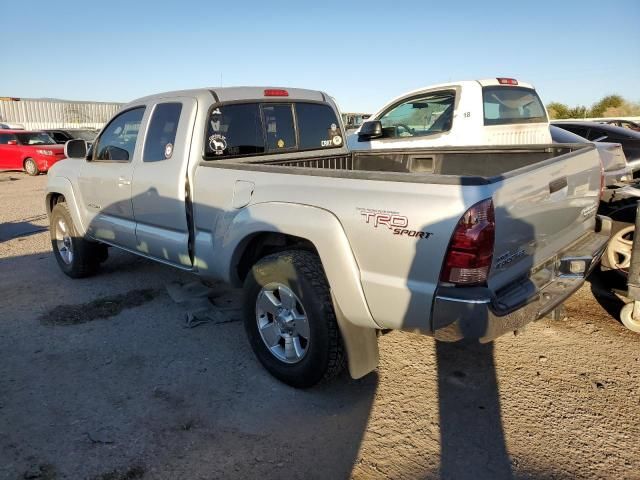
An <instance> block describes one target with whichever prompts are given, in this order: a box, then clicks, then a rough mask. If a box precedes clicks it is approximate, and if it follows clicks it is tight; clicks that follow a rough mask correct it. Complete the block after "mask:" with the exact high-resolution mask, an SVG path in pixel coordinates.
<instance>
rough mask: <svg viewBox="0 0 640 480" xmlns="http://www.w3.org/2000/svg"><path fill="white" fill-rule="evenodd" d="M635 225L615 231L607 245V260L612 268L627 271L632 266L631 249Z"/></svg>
mask: <svg viewBox="0 0 640 480" xmlns="http://www.w3.org/2000/svg"><path fill="white" fill-rule="evenodd" d="M634 231H635V226H634V225H631V226H629V227H625V228H623V229H621V230H619V231H618V232H616V233H615V235H613V236H612V237H611V239H610V240H609V244H608V245H607V253H606V255H607V261H608V263H609V265H610V266H611V267H612V268H615V269H617V270H622V271H623V272H627V271H628V270H629V267H630V266H631V250H632V249H633V234H634Z"/></svg>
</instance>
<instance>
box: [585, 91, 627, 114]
mask: <svg viewBox="0 0 640 480" xmlns="http://www.w3.org/2000/svg"><path fill="white" fill-rule="evenodd" d="M624 103H626V102H625V100H624V98H622V97H621V96H620V95H607V96H606V97H603V98H602V99H600V101H598V102H596V103H594V104H593V105H592V106H591V110H590V112H589V116H590V117H596V118H597V117H604V116H605V112H606V111H607V110H609V109H619V108H620V107H622V105H623V104H624Z"/></svg>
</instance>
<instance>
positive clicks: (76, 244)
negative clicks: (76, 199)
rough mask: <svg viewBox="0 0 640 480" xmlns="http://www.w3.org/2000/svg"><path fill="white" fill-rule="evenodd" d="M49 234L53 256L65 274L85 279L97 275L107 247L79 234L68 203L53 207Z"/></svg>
mask: <svg viewBox="0 0 640 480" xmlns="http://www.w3.org/2000/svg"><path fill="white" fill-rule="evenodd" d="M49 233H50V235H51V247H52V249H53V254H54V256H55V257H56V261H57V262H58V266H59V267H60V269H61V270H62V271H63V272H64V273H65V274H67V275H68V276H69V277H71V278H83V277H88V276H89V275H92V274H93V273H95V271H96V270H97V269H98V265H99V263H100V261H101V260H102V259H103V258H104V256H105V255H104V253H103V252H102V250H103V249H104V250H105V251H106V247H105V246H104V245H100V244H98V243H95V242H91V241H89V240H86V239H85V238H83V237H82V236H81V235H79V234H78V232H77V230H76V228H75V226H74V224H73V219H72V218H71V213H69V207H67V204H66V203H64V202H61V203H58V204H56V205H55V206H54V207H53V210H52V211H51V221H50V225H49Z"/></svg>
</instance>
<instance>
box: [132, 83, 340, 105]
mask: <svg viewBox="0 0 640 480" xmlns="http://www.w3.org/2000/svg"><path fill="white" fill-rule="evenodd" d="M267 90H277V91H280V90H284V91H286V92H287V95H286V96H267V95H265V91H267ZM168 97H192V98H197V99H198V100H203V101H204V100H211V99H212V98H213V100H215V101H216V102H218V101H219V102H235V101H241V100H265V99H267V100H271V99H276V100H280V101H291V100H310V101H316V102H329V101H330V99H331V97H329V95H327V94H326V93H324V92H321V91H319V90H307V89H304V88H288V87H270V86H265V87H211V88H196V89H191V90H175V91H172V92H163V93H157V94H154V95H148V96H146V97H141V98H138V99H136V100H133V101H131V102H129V104H139V103H143V102H147V101H149V100H157V99H159V98H168Z"/></svg>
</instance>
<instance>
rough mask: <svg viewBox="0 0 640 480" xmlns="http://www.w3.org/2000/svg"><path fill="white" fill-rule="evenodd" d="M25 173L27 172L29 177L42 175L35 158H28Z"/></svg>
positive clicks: (25, 162)
mask: <svg viewBox="0 0 640 480" xmlns="http://www.w3.org/2000/svg"><path fill="white" fill-rule="evenodd" d="M24 171H25V172H27V174H28V175H31V176H32V177H35V176H36V175H38V174H39V173H40V169H39V168H38V164H37V163H36V161H35V160H34V159H33V158H27V159H26V160H25V161H24Z"/></svg>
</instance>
